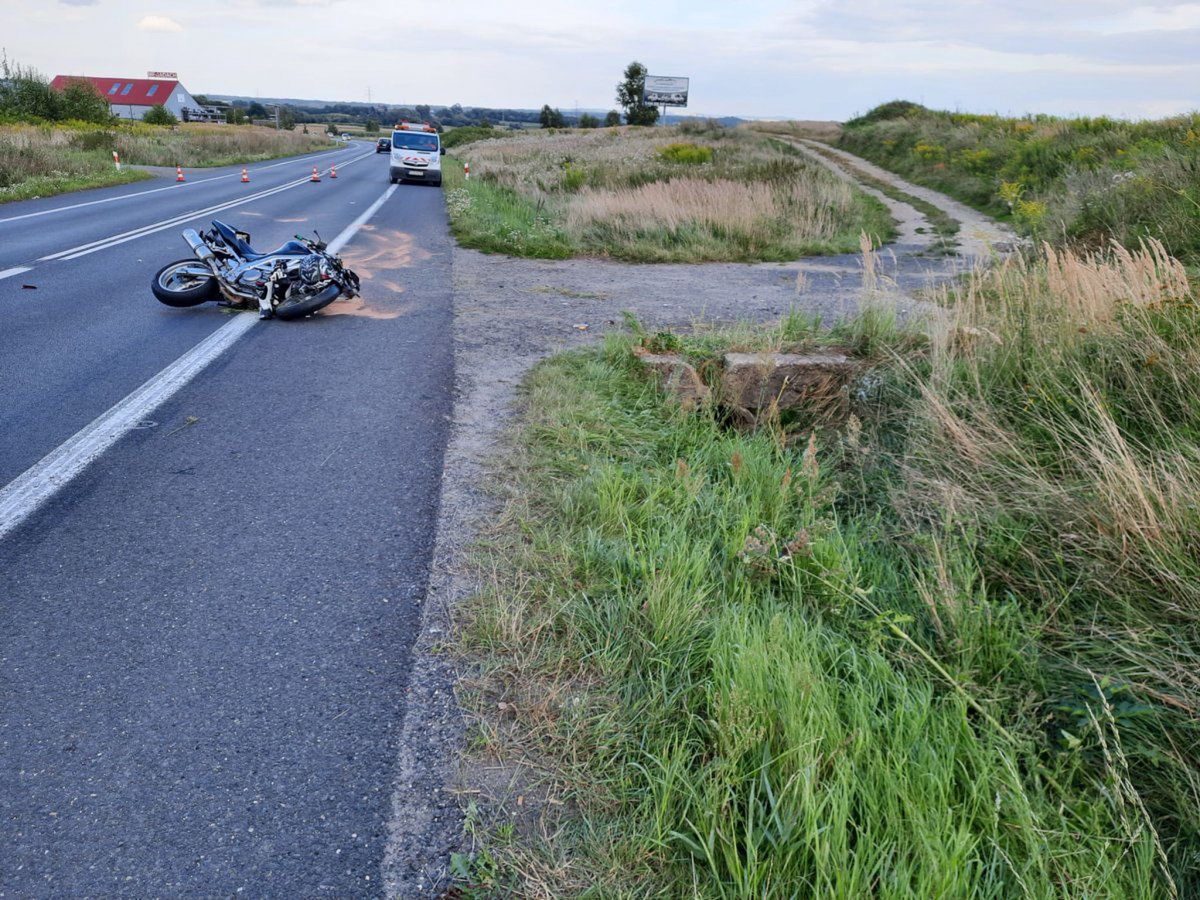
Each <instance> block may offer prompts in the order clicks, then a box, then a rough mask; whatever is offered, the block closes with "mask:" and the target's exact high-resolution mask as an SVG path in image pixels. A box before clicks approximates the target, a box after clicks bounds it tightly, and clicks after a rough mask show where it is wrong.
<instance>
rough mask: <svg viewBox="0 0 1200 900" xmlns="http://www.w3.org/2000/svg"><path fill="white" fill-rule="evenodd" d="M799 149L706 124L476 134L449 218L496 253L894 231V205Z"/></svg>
mask: <svg viewBox="0 0 1200 900" xmlns="http://www.w3.org/2000/svg"><path fill="white" fill-rule="evenodd" d="M456 131H457V129H456ZM454 133H455V132H451V134H454ZM680 135H686V136H688V137H689V138H691V140H688V141H686V142H685V141H679V140H675V138H677V137H678V136H680ZM790 150H791V148H788V147H786V146H785V145H783V144H780V143H779V142H777V141H773V140H770V139H768V138H766V137H764V136H761V135H757V134H754V133H752V132H749V131H733V130H728V131H726V130H722V129H705V128H699V129H698V128H695V127H692V128H690V129H683V128H679V129H632V130H629V129H626V130H616V129H603V130H600V129H597V130H590V131H586V130H585V131H567V132H560V133H554V134H550V133H539V134H537V135H534V136H526V135H520V136H509V137H504V138H500V139H496V140H485V141H475V142H472V143H468V144H465V145H463V146H462V147H460V148H459V149H458V150H457V151H456V156H457V157H458V158H457V159H455V160H452V161H451V163H450V165H451V167H452V168H453V169H454V170H456V176H455V177H453V178H451V177H447V186H448V188H449V192H448V194H447V199H448V201H449V211H450V220H451V227H452V229H453V231H454V233H455V235H456V236H457V237H458V238H459V241H460V242H461V243H462V244H463V245H464V246H468V247H474V248H476V249H480V250H485V251H488V252H496V253H507V254H511V255H515V256H532V257H541V258H550V259H560V258H564V257H568V256H606V257H612V258H615V259H622V260H628V261H631V262H704V261H729V262H755V261H772V262H783V261H789V260H794V259H798V258H800V257H803V256H812V255H821V254H830V253H849V252H856V251H857V249H858V246H859V236H860V234H861V233H862V232H864V231H865V232H866V233H868V234H870V235H871V236H872V237H873V238H874V239H875V240H876V241H886V240H889V239H891V238H892V237H893V236H894V234H895V225H894V223H893V221H892V219H891V217H890V215H889V214H888V212H887V209H886V208H885V207H884V205H883V204H881V203H879V202H878V201H877V200H875V199H874V198H871V197H868V196H867V195H866V194H864V193H862V192H861V191H858V190H857V189H855V188H852V187H850V186H848V185H845V184H843V183H842V182H840V181H838V180H837V179H835V178H834V177H833V176H832V175H831V174H830V173H828V172H826V171H825V170H824V169H822V168H820V167H819V166H815V165H813V164H812V163H811V162H810V161H807V160H805V159H803V158H801V157H797V156H795V155H794V154H793V153H791V152H789V151H790ZM463 161H467V162H470V164H471V168H472V179H471V181H470V182H469V183H466V182H464V181H462V180H461V178H459V177H457V170H460V169H461V167H462V163H463Z"/></svg>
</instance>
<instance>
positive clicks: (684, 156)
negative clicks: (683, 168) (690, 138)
mask: <svg viewBox="0 0 1200 900" xmlns="http://www.w3.org/2000/svg"><path fill="white" fill-rule="evenodd" d="M658 155H659V158H660V159H665V160H666V161H667V162H673V163H681V164H683V165H687V166H699V165H703V164H704V163H709V162H712V158H713V151H712V148H711V147H701V146H699V145H698V144H689V143H682V142H680V143H674V144H667V145H666V146H665V147H660V148H659V151H658Z"/></svg>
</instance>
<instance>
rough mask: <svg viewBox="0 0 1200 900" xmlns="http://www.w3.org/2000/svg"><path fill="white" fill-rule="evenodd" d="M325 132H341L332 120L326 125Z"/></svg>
mask: <svg viewBox="0 0 1200 900" xmlns="http://www.w3.org/2000/svg"><path fill="white" fill-rule="evenodd" d="M325 133H326V134H340V132H339V131H338V128H337V126H336V125H334V124H333V123H332V122H330V123H329V124H328V125H326V126H325Z"/></svg>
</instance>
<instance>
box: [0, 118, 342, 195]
mask: <svg viewBox="0 0 1200 900" xmlns="http://www.w3.org/2000/svg"><path fill="white" fill-rule="evenodd" d="M329 147H330V142H329V139H328V138H327V137H326V136H325V135H320V134H307V135H306V134H299V133H295V132H288V131H276V130H274V129H271V128H259V127H255V126H250V125H244V126H232V125H180V126H178V127H177V128H175V129H172V128H168V127H158V126H153V125H141V124H137V125H133V124H121V125H112V126H98V125H93V124H88V123H62V122H59V123H55V124H43V125H31V124H0V202H4V201H8V200H24V199H28V198H30V197H46V196H49V195H51V194H61V193H64V192H67V191H75V190H81V189H84V188H93V187H104V186H108V185H113V184H125V183H128V182H131V181H138V180H140V179H142V178H147V177H149V176H148V175H146V173H144V172H139V171H137V170H131V169H129V168H128V166H135V165H145V166H175V165H182V166H184V167H185V168H197V167H203V166H223V165H233V164H236V163H246V162H257V161H260V160H265V159H274V158H276V157H282V156H292V155H294V154H300V153H309V152H312V151H314V150H323V149H328V148H329ZM114 150H116V151H117V152H118V153H120V155H121V163H122V165H123V166H124V168H123V169H122V171H121V172H117V171H116V167H115V166H114V165H113V159H112V152H113V151H114Z"/></svg>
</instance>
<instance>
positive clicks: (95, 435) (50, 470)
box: [0, 184, 396, 538]
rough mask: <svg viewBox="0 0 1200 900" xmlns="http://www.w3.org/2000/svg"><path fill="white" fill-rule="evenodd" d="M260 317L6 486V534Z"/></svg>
mask: <svg viewBox="0 0 1200 900" xmlns="http://www.w3.org/2000/svg"><path fill="white" fill-rule="evenodd" d="M395 191H396V185H394V184H393V185H391V186H390V187H388V189H387V190H385V191H384V192H383V195H382V196H381V197H380V198H379V199H378V200H376V201H375V202H374V203H372V204H371V206H370V208H368V209H367V211H366V212H365V213H363V214H362V215H360V216H359V217H358V218H357V219H355V220H354V221H353V222H351V223H350V224H349V225H348V226H346V228H345V229H343V230H342V232H341V233H340V234H339V235H338V236H337V237H335V238H334V239H333V240H332V241H330V242H329V249H330V250H331V251H332V252H334V253H336V252H338V251H339V250H341V249H342V247H344V246H346V244H347V243H348V242H349V241H350V239H351V238H352V237H354V235H355V233H356V232H357V231H358V230H359V229H360V228H362V226H363V225H365V224H366V222H367V220H368V219H369V218H370V217H371V216H372V215H374V214H375V213H376V212H377V211H378V210H379V207H381V206H383V204H384V203H385V202H386V201H387V199H388V198H389V197H391V196H392V194H394V193H395ZM258 321H259V320H258V317H257V316H255V315H253V314H250V313H246V314H243V315H239V316H234V318H233V319H231V320H230V321H229V322H227V323H226V324H224V325H222V326H221V327H220V328H218V329H217V330H216V331H214V332H213V333H212V334H210V335H209V336H208V337H206V338H205V339H204V340H202V341H201V342H200V343H199V344H197V345H196V346H195V347H193V348H192V349H191V350H189V351H188V352H187V353H185V354H183V356H181V357H179V359H177V360H175V362H173V363H171V364H170V365H169V366H167V367H166V368H165V369H163V370H162V371H161V372H159V373H158V374H157V375H155V376H154V377H153V378H151V379H150V380H149V381H147V382H146V383H145V384H143V385H142V386H141V387H139V388H138V389H137V390H135V391H134V392H133V393H131V394H130V395H129V396H127V397H126V398H125V399H123V400H121V401H120V402H118V403H117V404H116V405H115V406H113V407H112V408H111V409H109V410H108V411H107V412H106V413H104V414H103V415H101V416H99V417H98V418H96V419H95V420H94V421H92V422H91V424H89V425H87V426H86V427H85V428H83V429H81V430H80V431H78V432H76V433H75V434H74V435H73V436H72V437H70V438H68V439H67V440H66V441H65V442H64V443H63V444H61V445H60V446H58V447H56V448H55V449H54V450H51V451H50V452H49V453H48V454H46V455H45V456H44V457H42V458H41V459H40V460H39V461H38V462H36V463H34V464H33V465H32V466H30V467H29V468H28V469H26V470H25V471H24V472H23V473H21V474H20V475H18V476H17V477H16V478H15V479H13V480H12V481H11V482H9V484H8V485H6V486H5V487H3V488H0V538H3V537H4V535H6V534H8V532H10V531H12V530H13V529H14V528H16V527H17V526H18V525H20V524H21V523H22V522H23V521H25V519H27V518H28V517H29V516H30V515H31V514H32V513H33V512H34V511H35V510H37V509H38V507H40V506H41V505H42V504H43V503H45V502H46V501H47V500H49V499H50V498H51V497H52V496H54V494H56V493H57V492H58V491H59V490H60V489H62V488H63V487H65V486H66V485H67V484H69V483H70V482H71V480H72V479H73V478H75V477H76V476H77V475H78V474H79V473H80V472H82V471H83V470H84V469H86V468H87V467H88V465H89V464H91V463H92V462H93V461H94V460H96V459H97V458H99V457H100V455H101V454H103V453H104V451H105V450H107V449H108V448H109V447H111V446H112V445H113V444H115V443H116V442H117V441H118V440H120V439H121V437H122V436H124V435H125V434H126V433H128V432H129V431H130V429H132V428H133V427H134V426H135V425H136V424H137V423H138V422H140V421H141V420H143V419H145V418H146V417H147V416H148V415H149V414H150V413H152V412H153V411H154V410H155V409H157V408H158V407H159V406H161V405H162V404H163V403H165V402H166V401H167V400H168V399H170V398H171V397H172V396H173V395H174V394H175V393H176V392H177V391H178V390H179V389H180V388H182V387H183V386H184V385H186V384H187V383H188V382H189V381H191V380H192V379H193V378H195V377H196V375H198V374H199V373H200V372H201V371H203V370H204V368H205V366H207V365H208V364H209V363H211V362H212V361H213V360H214V359H216V358H217V357H218V356H220V355H221V354H222V353H224V352H225V350H227V349H228V348H229V347H231V346H232V345H233V343H234V342H235V341H237V339H238V338H240V337H241V336H242V335H244V334H245V333H246V332H247V331H249V330H250V329H251V328H253V327H254V326H255V325H256V324H258Z"/></svg>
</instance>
